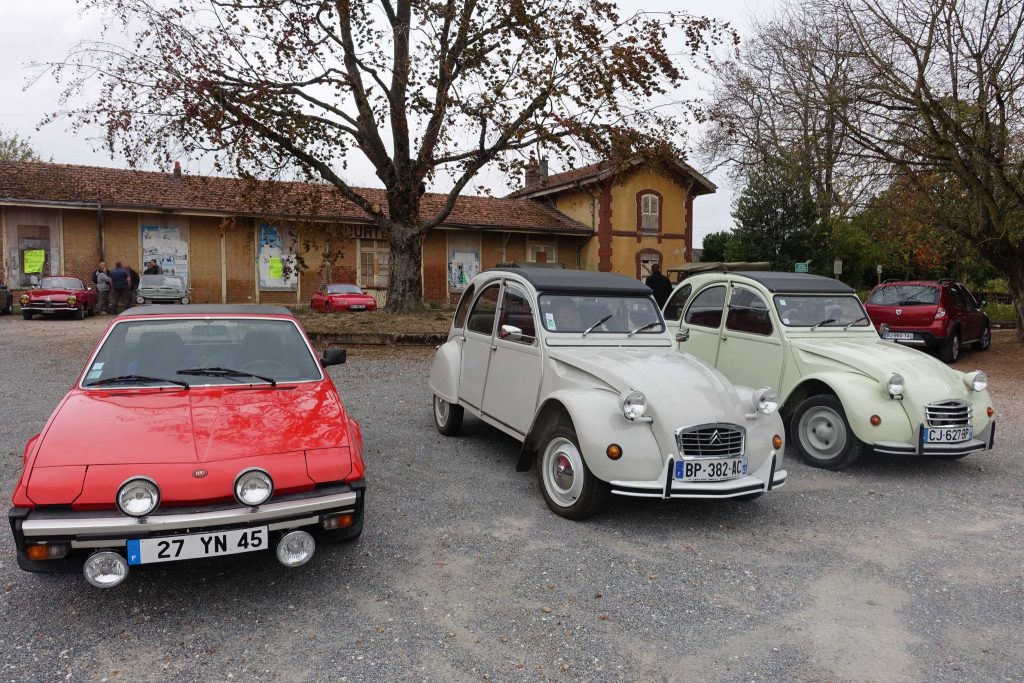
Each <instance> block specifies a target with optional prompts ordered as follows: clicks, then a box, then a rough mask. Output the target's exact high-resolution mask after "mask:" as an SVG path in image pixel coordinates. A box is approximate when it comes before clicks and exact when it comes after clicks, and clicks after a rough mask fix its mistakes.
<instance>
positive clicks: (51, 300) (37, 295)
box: [19, 275, 96, 320]
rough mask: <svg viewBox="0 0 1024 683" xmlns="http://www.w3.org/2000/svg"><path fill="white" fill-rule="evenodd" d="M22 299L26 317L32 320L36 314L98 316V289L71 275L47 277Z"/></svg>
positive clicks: (81, 318) (80, 317)
mask: <svg viewBox="0 0 1024 683" xmlns="http://www.w3.org/2000/svg"><path fill="white" fill-rule="evenodd" d="M19 301H20V302H21V314H22V315H23V316H24V317H25V320H31V319H32V316H34V315H35V314H37V313H40V314H42V315H44V316H49V315H55V314H57V313H65V314H67V313H70V314H71V315H73V316H75V317H76V318H78V319H79V320H83V319H84V318H85V316H86V315H96V290H94V289H92V288H91V287H86V286H85V283H83V282H82V281H81V280H80V279H79V278H77V277H72V276H70V275H54V276H52V277H44V278H43V279H42V281H41V282H40V283H39V287H38V288H36V289H32V290H29V291H27V292H25V293H24V294H22V295H21V299H20V300H19Z"/></svg>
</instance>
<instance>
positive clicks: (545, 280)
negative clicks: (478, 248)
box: [484, 268, 651, 296]
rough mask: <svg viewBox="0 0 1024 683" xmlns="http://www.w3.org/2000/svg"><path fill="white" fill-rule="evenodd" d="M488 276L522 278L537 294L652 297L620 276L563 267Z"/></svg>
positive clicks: (647, 289) (511, 270)
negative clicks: (567, 293) (569, 293)
mask: <svg viewBox="0 0 1024 683" xmlns="http://www.w3.org/2000/svg"><path fill="white" fill-rule="evenodd" d="M484 272H485V273H490V274H495V273H507V274H509V275H519V276H520V277H522V278H523V279H524V280H526V281H527V282H529V283H530V284H531V285H533V287H534V288H535V289H536V290H537V291H538V292H577V293H586V294H626V295H628V296H650V295H651V288H650V287H648V286H647V285H645V284H644V283H642V282H640V281H639V280H634V279H633V278H631V277H628V276H626V275H620V274H619V273H598V272H595V271H592V270H568V269H561V268H494V269H490V270H486V271H484Z"/></svg>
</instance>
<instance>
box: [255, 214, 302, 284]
mask: <svg viewBox="0 0 1024 683" xmlns="http://www.w3.org/2000/svg"><path fill="white" fill-rule="evenodd" d="M287 236H288V235H287V233H286V235H285V237H287ZM256 261H257V269H258V270H259V276H260V289H263V290H268V291H284V292H294V291H295V290H296V289H297V288H298V286H299V278H298V275H297V270H296V267H295V265H296V264H295V253H294V251H293V250H292V245H291V244H290V243H288V244H286V243H285V239H284V238H282V236H281V231H280V230H279V229H278V228H276V227H275V226H273V225H271V224H269V223H263V224H262V225H260V229H259V251H258V252H257V254H256Z"/></svg>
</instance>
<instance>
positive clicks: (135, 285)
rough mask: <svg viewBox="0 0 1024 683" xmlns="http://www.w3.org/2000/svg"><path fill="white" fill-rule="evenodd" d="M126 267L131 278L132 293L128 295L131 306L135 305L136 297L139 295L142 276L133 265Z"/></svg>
mask: <svg viewBox="0 0 1024 683" xmlns="http://www.w3.org/2000/svg"><path fill="white" fill-rule="evenodd" d="M125 269H127V270H128V275H129V279H130V280H131V293H130V294H129V295H128V306H129V307H131V306H134V305H135V298H136V297H137V296H138V295H139V282H140V281H141V278H140V277H139V274H138V272H136V270H135V269H134V268H132V267H131V266H125Z"/></svg>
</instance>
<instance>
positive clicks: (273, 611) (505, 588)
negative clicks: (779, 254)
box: [0, 318, 1024, 681]
mask: <svg viewBox="0 0 1024 683" xmlns="http://www.w3.org/2000/svg"><path fill="white" fill-rule="evenodd" d="M104 323H105V320H104V319H102V318H100V319H96V320H86V321H82V322H75V321H50V320H38V321H32V322H25V321H22V320H17V319H13V318H6V319H0V348H2V349H3V350H4V353H3V358H4V360H5V362H4V364H3V366H4V371H3V378H2V380H0V402H2V403H0V405H2V406H3V416H4V419H3V420H2V421H0V454H2V455H3V456H4V458H3V466H2V469H0V482H2V487H3V493H4V495H5V496H9V495H10V491H11V489H12V487H13V484H14V481H15V479H16V477H17V476H18V472H19V468H20V455H21V451H22V448H23V444H24V442H25V440H26V439H27V438H28V437H30V436H31V435H32V434H34V433H35V432H36V431H37V430H38V429H39V428H40V427H41V426H42V424H43V421H44V420H45V418H46V416H47V415H48V414H49V412H50V411H51V410H52V408H53V406H54V405H55V404H56V402H57V400H58V399H59V398H60V396H61V395H62V393H63V392H64V391H65V390H66V388H67V387H68V386H69V385H70V383H71V382H72V381H73V378H74V375H75V373H76V372H78V370H79V368H80V366H81V364H82V363H83V362H84V360H85V355H86V354H87V352H88V351H89V350H90V348H91V346H92V344H93V343H94V342H95V339H96V338H97V336H98V335H99V333H100V331H101V330H102V327H103V325H104ZM431 355H432V350H431V349H408V348H406V349H375V350H366V351H364V350H361V349H356V350H353V352H352V353H351V354H350V362H349V364H348V365H345V366H340V367H337V368H332V375H333V376H334V378H335V380H336V382H337V384H338V386H339V388H340V389H341V391H342V393H343V397H344V399H345V401H346V404H347V406H348V408H349V410H350V411H351V412H352V413H353V414H354V415H355V416H356V417H357V418H358V419H360V420H361V422H362V424H363V428H364V432H365V437H366V443H367V452H366V460H367V463H368V468H369V476H368V482H369V483H368V486H369V488H368V499H367V509H366V514H367V518H366V529H365V532H364V534H363V537H362V539H361V540H360V541H359V542H357V543H355V544H352V545H342V546H332V547H324V548H320V549H318V552H317V556H316V557H315V558H314V559H313V561H312V562H310V564H308V565H306V566H305V567H303V568H301V569H299V570H292V571H288V570H286V569H284V568H282V567H280V566H279V565H278V564H277V563H276V562H275V561H274V560H273V559H272V557H271V556H270V555H269V554H265V555H263V556H260V557H249V558H247V561H246V562H243V563H240V564H230V565H225V564H213V565H210V564H205V565H203V564H192V565H185V566H178V567H174V568H173V569H155V570H149V571H139V572H133V575H132V576H131V577H130V578H129V580H128V581H127V582H126V583H125V584H124V585H123V586H121V587H119V588H118V589H115V590H112V591H97V590H94V589H92V588H90V587H89V586H88V584H86V583H85V581H84V579H82V578H81V577H80V576H77V575H52V576H51V575H42V574H29V573H25V572H22V571H20V570H19V569H18V568H17V566H16V564H15V562H14V558H13V549H12V547H11V541H10V537H9V534H6V533H5V534H2V537H3V540H2V541H0V587H2V591H3V592H2V595H0V680H3V679H10V680H11V681H31V680H47V681H49V680H70V681H77V680H100V681H121V680H168V679H172V678H173V679H175V680H182V681H189V680H289V681H298V680H307V679H316V680H333V681H338V680H350V681H357V680H386V681H405V680H410V681H411V680H432V681H455V680H459V681H462V680H478V681H479V680H496V681H535V680H567V681H568V680H586V681H604V680H610V681H618V680H645V681H668V680H674V681H684V680H752V681H756V680H787V681H788V680H800V681H861V680H877V681H883V680H884V681H898V680H914V681H924V680H927V681H963V680H979V681H980V680H985V681H1001V680H1024V635H1022V632H1021V624H1022V623H1024V574H1022V572H1024V569H1022V567H1024V550H1022V545H1021V534H1022V532H1024V486H1022V483H1021V482H1022V478H1021V474H1020V473H1021V470H1020V465H1021V462H1022V455H1024V453H1022V447H1021V444H1022V443H1024V406H1022V403H1021V401H1020V394H1019V383H1020V382H1021V381H1024V358H1022V356H1024V354H1022V353H1021V348H1020V347H1019V346H1014V345H1007V344H1006V343H1005V341H1004V339H1000V344H999V345H998V346H997V347H996V349H995V351H993V352H990V353H988V354H965V356H964V359H963V365H964V367H965V368H967V367H973V366H975V365H981V366H982V367H986V363H989V362H991V363H992V364H993V365H997V366H999V368H1000V374H999V375H996V374H995V373H994V370H993V372H992V373H990V374H991V375H992V384H993V387H994V389H993V391H994V394H995V399H996V404H997V408H998V410H999V417H1000V424H999V431H998V446H997V449H996V450H995V451H993V452H991V453H983V454H980V455H974V456H971V457H968V458H967V459H965V460H961V461H958V462H942V461H933V460H923V459H922V460H918V459H912V458H892V457H884V458H883V457H880V456H869V457H866V458H865V459H864V460H863V461H862V462H861V463H859V464H858V465H857V466H855V467H853V468H851V469H850V470H848V471H846V472H843V473H831V472H824V471H820V470H814V469H810V468H807V467H805V466H803V465H802V464H800V463H799V462H797V461H796V459H795V457H793V456H792V455H791V456H790V460H789V461H788V465H787V467H788V469H789V473H790V477H789V482H790V483H789V484H788V485H787V486H786V487H785V488H783V489H781V490H779V491H778V492H777V493H773V494H771V495H768V496H765V497H763V498H761V499H760V500H758V501H756V502H754V503H749V504H739V503H729V502H725V501H711V502H673V503H671V504H665V503H661V502H653V503H652V502H641V501H634V500H626V499H622V500H615V501H613V503H612V505H611V506H610V508H609V509H608V510H607V512H606V513H605V514H603V515H601V516H600V517H598V518H596V519H593V520H590V521H587V522H585V523H573V522H569V521H566V520H563V519H561V518H558V517H556V516H554V515H552V514H551V513H549V512H548V510H547V508H546V507H545V505H544V503H543V501H542V499H541V496H540V493H539V491H538V489H537V485H536V480H535V475H534V474H533V473H529V474H524V473H517V472H515V471H514V461H515V458H516V454H517V452H518V450H517V444H516V443H515V442H514V441H513V440H512V439H509V438H507V437H505V436H503V435H501V434H499V433H498V432H496V431H495V430H493V429H490V428H489V427H486V426H484V425H483V424H481V423H480V422H478V421H476V420H472V419H469V418H467V424H466V429H465V431H464V434H463V436H462V437H460V438H456V439H447V438H444V437H442V436H440V435H439V434H437V432H436V431H435V430H434V428H433V425H432V423H431V417H430V411H429V395H428V392H427V389H426V386H425V384H426V376H427V372H428V369H429V364H430V358H431ZM116 445H117V444H111V446H116Z"/></svg>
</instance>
